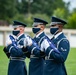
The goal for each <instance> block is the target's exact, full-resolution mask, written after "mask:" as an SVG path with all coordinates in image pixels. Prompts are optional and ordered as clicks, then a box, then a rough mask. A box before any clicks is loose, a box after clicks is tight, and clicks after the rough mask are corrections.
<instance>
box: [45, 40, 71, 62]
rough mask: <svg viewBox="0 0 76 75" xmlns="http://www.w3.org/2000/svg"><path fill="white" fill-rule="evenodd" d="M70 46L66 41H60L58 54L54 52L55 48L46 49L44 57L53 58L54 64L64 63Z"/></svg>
mask: <svg viewBox="0 0 76 75" xmlns="http://www.w3.org/2000/svg"><path fill="white" fill-rule="evenodd" d="M69 49H70V45H69V42H68V40H67V39H64V40H62V41H61V42H60V43H59V45H58V51H59V52H60V53H58V52H56V51H55V48H50V47H48V48H47V49H46V55H47V56H48V57H49V58H53V59H54V60H55V61H56V62H65V60H66V58H67V56H68V53H69Z"/></svg>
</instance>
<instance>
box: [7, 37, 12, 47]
mask: <svg viewBox="0 0 76 75" xmlns="http://www.w3.org/2000/svg"><path fill="white" fill-rule="evenodd" d="M10 44H12V41H11V39H10V37H8V38H7V41H6V46H8V45H10Z"/></svg>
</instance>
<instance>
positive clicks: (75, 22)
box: [67, 13, 76, 29]
mask: <svg viewBox="0 0 76 75" xmlns="http://www.w3.org/2000/svg"><path fill="white" fill-rule="evenodd" d="M67 28H69V29H76V13H73V14H72V15H71V16H69V17H68V27H67Z"/></svg>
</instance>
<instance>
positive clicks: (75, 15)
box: [0, 0, 76, 75]
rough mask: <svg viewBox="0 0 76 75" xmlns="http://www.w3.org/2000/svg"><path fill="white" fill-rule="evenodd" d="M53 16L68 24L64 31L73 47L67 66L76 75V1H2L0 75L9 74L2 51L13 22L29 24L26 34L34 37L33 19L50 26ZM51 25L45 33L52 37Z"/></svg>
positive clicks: (6, 61)
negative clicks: (42, 21) (41, 20)
mask: <svg viewBox="0 0 76 75" xmlns="http://www.w3.org/2000/svg"><path fill="white" fill-rule="evenodd" d="M52 16H57V17H59V18H62V19H64V20H66V21H67V22H68V24H67V25H65V27H64V30H63V32H64V33H65V35H66V36H67V38H68V39H69V41H70V46H71V52H70V53H71V54H70V55H69V57H68V60H67V62H66V64H67V70H68V75H76V68H75V66H76V61H75V53H76V0H0V49H1V50H0V59H1V61H0V75H6V74H7V68H8V67H7V66H8V60H6V59H7V58H6V56H5V54H4V53H3V52H2V49H3V47H4V46H5V41H6V40H7V36H8V35H9V34H10V33H11V31H12V30H13V28H12V23H13V20H18V21H21V22H24V23H25V24H27V27H26V28H25V34H28V35H30V36H31V37H33V36H34V34H33V33H32V24H33V18H34V17H38V18H41V19H44V20H46V21H48V23H49V24H50V22H51V17H52ZM49 24H48V25H47V26H46V29H45V33H46V34H47V35H48V36H49V37H52V35H51V34H50V33H49V28H48V26H49ZM27 62H28V60H27ZM27 64H28V63H27ZM4 72H5V73H4Z"/></svg>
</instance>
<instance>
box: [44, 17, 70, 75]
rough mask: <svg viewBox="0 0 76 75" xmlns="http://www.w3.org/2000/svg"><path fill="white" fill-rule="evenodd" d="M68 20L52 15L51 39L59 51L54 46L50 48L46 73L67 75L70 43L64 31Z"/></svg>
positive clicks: (48, 74)
mask: <svg viewBox="0 0 76 75" xmlns="http://www.w3.org/2000/svg"><path fill="white" fill-rule="evenodd" d="M65 24H67V22H66V21H64V20H62V19H59V18H57V17H52V21H51V24H50V33H51V34H52V35H53V38H52V39H50V41H51V43H53V44H54V46H55V47H56V48H57V50H58V51H59V53H58V52H55V51H54V50H55V49H54V48H52V49H51V50H50V49H48V50H47V51H46V52H45V53H46V58H45V65H44V75H67V72H66V69H65V61H66V59H67V56H68V53H69V50H70V44H69V41H68V39H67V38H66V36H65V35H64V33H63V32H62V30H63V27H64V25H65Z"/></svg>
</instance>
